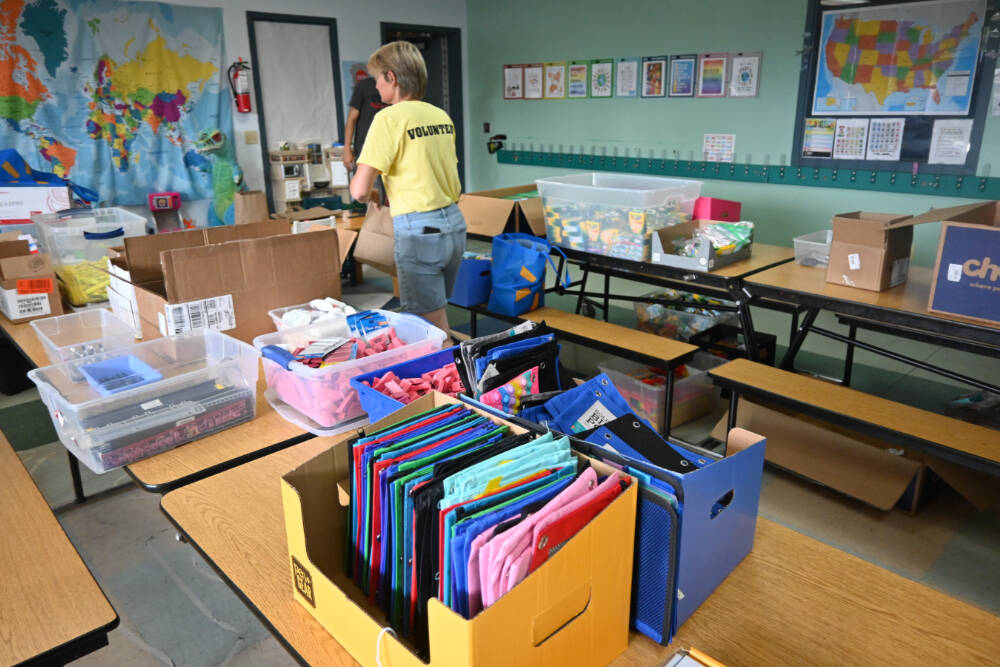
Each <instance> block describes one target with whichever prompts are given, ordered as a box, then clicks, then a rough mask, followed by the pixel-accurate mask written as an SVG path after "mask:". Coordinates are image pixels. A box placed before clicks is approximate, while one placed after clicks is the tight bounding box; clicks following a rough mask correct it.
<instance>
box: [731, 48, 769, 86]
mask: <svg viewBox="0 0 1000 667" xmlns="http://www.w3.org/2000/svg"><path fill="white" fill-rule="evenodd" d="M760 59H761V52H760V51H754V52H748V53H734V54H732V58H731V62H730V67H729V69H730V70H731V71H732V74H731V75H730V77H729V96H730V97H757V92H758V91H759V90H760Z"/></svg>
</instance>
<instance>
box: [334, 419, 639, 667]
mask: <svg viewBox="0 0 1000 667" xmlns="http://www.w3.org/2000/svg"><path fill="white" fill-rule="evenodd" d="M351 451H352V465H353V473H352V475H351V522H350V535H349V543H350V545H351V553H350V557H349V559H348V567H349V572H348V575H349V576H351V577H352V578H353V579H354V581H355V583H356V584H357V585H358V586H359V587H360V588H361V589H362V590H363V591H364V593H365V594H366V595H367V596H368V598H369V600H370V601H371V602H372V603H374V604H377V605H378V606H379V607H380V608H381V609H382V610H383V611H384V612H385V614H386V617H387V618H388V619H389V622H390V624H391V625H392V627H393V629H394V630H395V631H396V632H397V633H398V634H399V635H401V636H404V637H407V638H409V639H410V640H411V641H412V642H413V644H414V645H415V646H416V648H417V651H418V652H419V653H421V654H422V655H423V656H424V657H426V656H427V653H428V636H427V630H428V628H427V601H428V600H429V599H430V598H431V597H436V598H438V599H439V600H440V601H441V602H442V603H444V604H445V605H447V606H448V607H450V608H451V609H452V610H454V611H455V612H457V613H459V614H462V615H463V616H464V617H465V618H472V617H473V616H474V615H475V614H477V613H478V612H480V611H482V610H483V609H484V608H486V607H488V606H490V605H491V604H493V603H494V602H495V601H496V600H498V599H499V598H500V597H501V596H503V595H504V594H505V593H506V592H507V591H509V590H511V589H512V588H513V587H514V586H516V585H517V584H518V583H519V582H520V581H522V580H523V579H524V578H525V577H527V576H528V575H529V574H530V573H531V572H533V571H534V570H535V569H537V568H538V567H539V566H540V565H541V564H542V563H544V562H545V561H546V560H547V559H548V557H549V556H550V555H551V554H554V553H555V552H556V551H557V550H558V549H559V547H560V546H561V545H563V544H564V543H565V542H566V541H567V540H568V539H570V537H572V536H573V535H574V534H575V533H576V532H577V531H578V530H579V529H581V528H582V527H583V526H584V525H585V524H586V523H587V522H588V521H590V519H592V518H593V517H594V516H596V515H597V514H598V513H599V512H600V511H601V510H602V509H603V508H604V507H606V506H607V505H608V504H609V503H610V502H611V501H612V500H614V498H616V497H617V496H618V495H619V494H620V493H621V492H622V491H623V490H624V489H625V488H627V487H628V485H629V483H630V478H629V477H628V476H626V475H624V474H622V473H619V472H615V473H613V474H612V475H610V476H607V477H604V478H603V479H602V478H600V477H598V475H597V474H596V472H595V471H594V469H593V468H591V467H590V466H589V465H587V464H585V463H584V464H580V463H579V461H580V459H578V458H577V457H576V456H575V455H574V454H573V453H571V451H570V446H569V441H568V439H567V438H565V437H562V438H555V437H554V436H553V435H552V434H551V433H546V434H545V435H540V436H539V435H537V434H515V433H513V432H511V430H510V426H508V425H505V424H498V423H495V422H493V421H491V420H490V419H488V418H486V417H484V416H482V415H481V414H480V413H478V412H474V411H473V410H470V409H469V408H467V407H466V406H464V405H458V404H449V405H445V406H441V407H438V408H434V409H432V410H428V411H426V412H423V413H421V414H419V415H416V416H414V417H411V418H409V419H406V420H405V421H401V422H399V423H397V424H394V425H392V426H389V427H386V428H383V429H381V430H379V431H376V432H374V433H371V434H369V435H367V436H364V437H360V438H358V439H357V440H356V441H355V442H353V443H352V450H351Z"/></svg>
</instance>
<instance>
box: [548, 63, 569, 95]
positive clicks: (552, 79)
mask: <svg viewBox="0 0 1000 667" xmlns="http://www.w3.org/2000/svg"><path fill="white" fill-rule="evenodd" d="M564 97H566V63H564V62H559V63H545V99H547V100H558V99H562V98H564Z"/></svg>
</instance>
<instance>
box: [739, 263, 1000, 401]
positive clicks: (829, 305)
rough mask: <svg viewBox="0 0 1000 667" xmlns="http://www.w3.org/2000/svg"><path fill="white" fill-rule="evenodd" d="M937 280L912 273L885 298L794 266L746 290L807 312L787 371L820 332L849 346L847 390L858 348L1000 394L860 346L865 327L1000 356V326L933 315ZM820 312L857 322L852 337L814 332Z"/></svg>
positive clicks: (752, 280) (758, 278)
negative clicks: (804, 344) (930, 309)
mask: <svg viewBox="0 0 1000 667" xmlns="http://www.w3.org/2000/svg"><path fill="white" fill-rule="evenodd" d="M932 274H933V270H932V269H929V268H926V267H921V266H913V267H910V271H909V277H908V279H907V281H906V282H905V283H903V284H902V285H898V286H896V287H893V288H891V289H888V290H885V291H883V292H872V291H869V290H863V289H858V288H855V287H845V286H843V285H834V284H832V283H828V282H826V269H823V268H817V267H810V266H802V265H801V264H796V263H789V264H782V265H780V266H776V267H773V268H771V269H768V270H766V271H762V272H760V273H757V274H755V275H753V276H751V277H749V278H747V280H746V287H747V289H748V290H749V291H750V292H751V294H752V296H754V297H762V298H768V299H779V300H782V301H788V302H791V303H796V304H800V305H801V306H803V307H805V308H806V309H807V312H806V315H805V317H804V318H803V321H802V325H801V326H800V327H799V329H798V331H797V333H796V334H795V335H794V336H793V337H792V340H791V343H790V345H789V348H788V353H787V354H786V356H785V359H784V360H783V361H782V368H786V369H789V370H790V369H792V368H793V367H794V363H795V356H796V354H798V351H799V349H800V348H801V346H802V342H803V341H804V340H805V337H806V335H807V334H808V333H810V332H815V333H817V334H820V335H822V336H825V337H828V338H832V339H834V340H838V341H840V342H843V343H846V344H847V345H848V353H847V359H846V360H845V362H846V365H845V380H846V382H847V383H848V384H849V382H850V364H851V363H852V361H853V350H854V348H855V347H860V348H862V349H865V350H868V351H870V352H874V353H875V354H882V355H883V356H887V357H890V358H893V359H896V360H897V361H902V362H904V363H909V364H910V365H912V366H915V367H917V368H922V369H923V370H927V371H930V372H932V373H938V374H939V375H943V376H946V377H950V378H952V379H954V380H958V381H961V382H965V383H967V384H971V385H973V386H978V387H981V388H984V389H988V390H991V391H994V392H1000V388H998V387H997V386H994V385H991V384H989V383H984V382H981V381H977V380H975V379H974V378H968V377H963V376H961V375H958V374H956V373H953V372H951V371H948V370H947V369H941V368H937V367H934V366H931V365H929V364H926V363H924V362H921V361H919V360H915V359H910V358H906V357H902V356H901V355H899V354H897V353H895V352H893V351H892V350H885V349H883V348H878V347H876V346H873V345H870V344H868V343H862V342H860V341H857V339H856V329H857V328H858V327H859V326H860V327H862V328H872V329H875V330H878V331H883V332H885V333H889V334H892V335H898V336H903V337H906V338H918V339H920V340H926V341H928V342H931V343H938V344H942V345H948V346H952V347H960V349H965V350H967V351H971V352H976V353H978V354H987V355H998V354H1000V325H996V324H987V323H983V322H976V321H974V320H970V319H967V318H963V317H958V316H955V315H946V314H938V313H930V312H928V310H927V305H928V297H929V295H930V286H931V282H932V280H933V275H932ZM820 310H828V311H831V312H834V313H837V314H839V315H843V316H847V317H849V318H852V319H850V320H849V321H848V323H849V325H850V333H849V334H848V335H847V336H846V337H845V336H842V335H840V334H836V333H833V332H830V331H827V330H825V329H822V328H820V327H817V326H815V325H814V322H815V319H816V315H817V314H818V312H819V311H820ZM866 322H870V323H871V326H866V324H865V323H866Z"/></svg>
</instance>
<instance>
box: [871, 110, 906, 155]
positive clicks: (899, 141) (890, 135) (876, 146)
mask: <svg viewBox="0 0 1000 667" xmlns="http://www.w3.org/2000/svg"><path fill="white" fill-rule="evenodd" d="M905 124H906V119H905V118H872V119H871V122H870V123H869V125H868V150H867V159H869V160H893V161H898V160H899V151H900V149H901V148H902V147H903V127H904V125H905Z"/></svg>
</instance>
